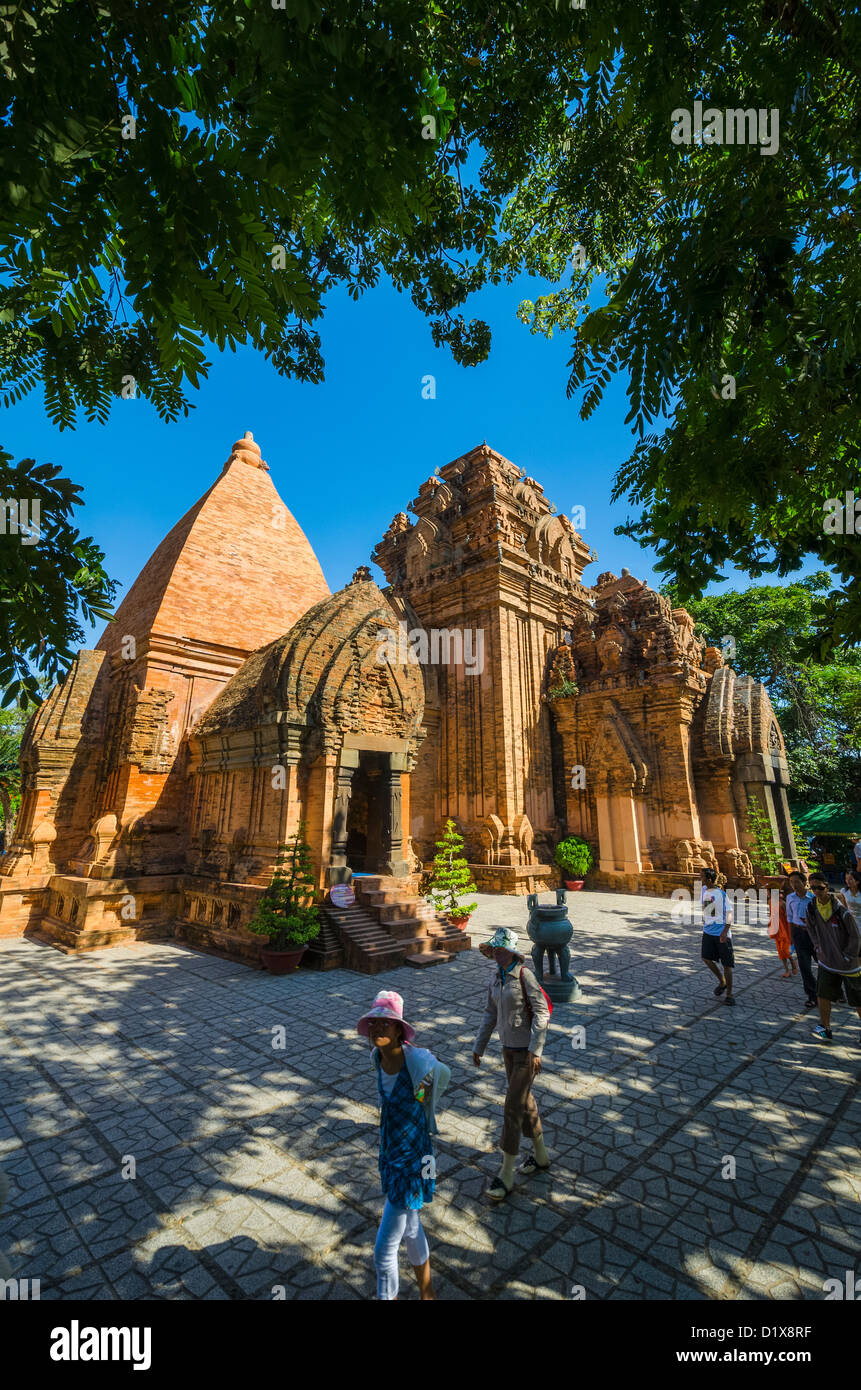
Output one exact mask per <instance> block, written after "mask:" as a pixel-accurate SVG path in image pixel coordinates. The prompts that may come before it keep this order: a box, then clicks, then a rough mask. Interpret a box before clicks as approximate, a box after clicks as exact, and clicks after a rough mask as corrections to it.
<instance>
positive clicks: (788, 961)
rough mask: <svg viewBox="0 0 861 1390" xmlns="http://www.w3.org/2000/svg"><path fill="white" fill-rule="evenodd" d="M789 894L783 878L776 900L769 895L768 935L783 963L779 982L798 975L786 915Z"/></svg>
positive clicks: (787, 882)
mask: <svg viewBox="0 0 861 1390" xmlns="http://www.w3.org/2000/svg"><path fill="white" fill-rule="evenodd" d="M789 892H790V886H789V879H788V878H785V879H784V880H783V882H782V883H781V885H780V891H779V893H778V895H777V899H776V900H775V898H774V895H773V894H772V895H770V901H771V907H770V910H769V919H768V934H769V936H770V937H771V939H772V941H773V942H774V944H775V947H776V948H777V954H778V956H779V957H780V959H781V961H782V962H783V974H782V975H781V977H780V978H781V980H791V979H792V976H793V975H797V974H798V963H797V961H796V959H795V947H794V946H793V944H792V928H791V926H790V925H789V918H788V917H787V915H786V899H787V896H788V894H789Z"/></svg>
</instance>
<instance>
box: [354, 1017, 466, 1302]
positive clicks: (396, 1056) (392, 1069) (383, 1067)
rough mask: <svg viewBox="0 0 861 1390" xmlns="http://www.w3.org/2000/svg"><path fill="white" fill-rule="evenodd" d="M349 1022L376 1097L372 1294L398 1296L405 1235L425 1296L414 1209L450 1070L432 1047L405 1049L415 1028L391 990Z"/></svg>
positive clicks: (425, 1265)
mask: <svg viewBox="0 0 861 1390" xmlns="http://www.w3.org/2000/svg"><path fill="white" fill-rule="evenodd" d="M357 1026H358V1031H359V1033H360V1034H361V1036H362V1037H363V1038H367V1039H368V1041H369V1042H370V1044H371V1047H372V1061H373V1065H374V1067H375V1068H376V1071H377V1089H378V1091H379V1097H380V1179H381V1181H382V1186H383V1194H384V1196H385V1199H386V1200H385V1203H384V1206H383V1214H382V1218H381V1220H380V1229H379V1231H378V1232H377V1240H376V1244H375V1246H374V1265H375V1268H376V1271H377V1297H378V1298H380V1299H395V1298H397V1296H398V1250H399V1249H400V1245H401V1241H402V1240H403V1239H404V1237H406V1246H407V1255H408V1257H409V1261H410V1264H411V1265H412V1267H413V1270H414V1271H415V1276H416V1281H417V1283H418V1286H419V1294H420V1296H421V1298H422V1299H433V1298H436V1294H435V1293H434V1291H433V1287H432V1285H431V1274H430V1252H429V1251H428V1243H427V1240H426V1238H425V1233H424V1230H423V1229H422V1223H421V1218H420V1217H419V1212H420V1210H421V1208H422V1207H423V1206H424V1204H425V1202H432V1201H433V1194H434V1185H435V1182H434V1180H435V1177H436V1163H435V1160H434V1152H433V1144H432V1142H431V1135H432V1134H436V1133H437V1124H436V1114H435V1111H436V1104H437V1101H438V1100H439V1098H440V1096H441V1095H442V1093H443V1091H444V1090H445V1088H446V1086H447V1085H448V1083H449V1079H450V1077H451V1072H450V1071H449V1069H448V1067H447V1066H445V1065H444V1064H443V1063H442V1062H440V1061H438V1060H437V1058H436V1057H434V1055H433V1053H432V1052H428V1051H427V1050H426V1049H425V1048H421V1047H414V1046H413V1039H414V1037H415V1029H414V1028H413V1027H412V1025H411V1024H409V1023H407V1022H406V1020H405V1019H404V1001H403V999H402V998H401V996H400V995H399V994H397V993H396V992H395V991H394V990H381V991H380V993H379V994H378V995H377V997H376V999H375V1000H374V1002H373V1005H372V1006H371V1008H370V1010H369V1012H368V1013H366V1014H364V1015H363V1017H362V1018H360V1019H359V1022H358V1025H357Z"/></svg>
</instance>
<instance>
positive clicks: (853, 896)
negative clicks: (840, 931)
mask: <svg viewBox="0 0 861 1390" xmlns="http://www.w3.org/2000/svg"><path fill="white" fill-rule="evenodd" d="M843 879H844V887H843V890H842V892H838V894H837V897H838V898H839V899H840V901H841V902H842V904H843V906H844V907H845V908H846V909H847V911H849V912H851V913H852V916H853V917H854V918H855V921H856V922H857V923H858V925H859V926H861V869H847V870H846V873H845V874H844V875H843Z"/></svg>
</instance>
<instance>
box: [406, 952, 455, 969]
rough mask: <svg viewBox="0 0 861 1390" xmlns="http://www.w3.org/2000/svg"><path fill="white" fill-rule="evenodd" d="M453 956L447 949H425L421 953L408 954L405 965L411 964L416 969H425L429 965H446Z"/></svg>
mask: <svg viewBox="0 0 861 1390" xmlns="http://www.w3.org/2000/svg"><path fill="white" fill-rule="evenodd" d="M451 959H452V957H451V956H450V955H449V953H448V952H447V951H423V952H422V954H421V955H412V956H407V957H406V959H405V960H404V965H411V966H413V968H414V969H416V970H423V969H424V968H425V966H428V965H445V964H447V962H448V961H450V960H451Z"/></svg>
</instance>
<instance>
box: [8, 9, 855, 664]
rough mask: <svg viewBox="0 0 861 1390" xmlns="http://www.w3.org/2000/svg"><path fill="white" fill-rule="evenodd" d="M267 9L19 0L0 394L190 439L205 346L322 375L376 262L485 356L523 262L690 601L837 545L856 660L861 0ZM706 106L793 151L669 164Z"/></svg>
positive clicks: (823, 606)
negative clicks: (178, 421) (348, 302)
mask: <svg viewBox="0 0 861 1390" xmlns="http://www.w3.org/2000/svg"><path fill="white" fill-rule="evenodd" d="M276 3H278V4H283V8H276V7H275V3H273V0H270V2H269V3H266V0H221V2H220V3H219V4H218V5H207V4H204V3H202V0H171V3H169V4H167V3H165V2H164V0H111V3H110V4H108V3H100V0H40V4H39V5H38V6H37V5H36V4H35V3H34V0H21V3H19V4H17V5H15V6H6V7H4V8H3V12H2V13H3V20H4V37H3V40H2V43H0V64H2V68H3V73H4V79H5V80H4V84H3V91H2V96H0V130H2V148H0V188H2V193H3V196H2V198H0V395H5V399H6V400H7V401H10V400H16V399H18V398H19V397H20V395H21V394H23V393H25V392H26V391H28V390H30V389H32V388H33V387H34V386H35V385H36V384H37V383H38V382H42V383H43V384H44V390H45V399H46V405H47V408H48V411H49V413H50V414H51V417H52V418H53V419H54V420H56V422H57V423H58V424H59V425H61V426H67V425H71V424H72V423H73V422H74V419H75V416H76V412H77V411H78V410H79V409H83V411H84V412H85V414H86V415H87V417H88V418H90V419H99V420H104V419H105V418H106V417H107V414H108V411H109V409H110V406H111V402H112V400H113V399H114V398H115V397H116V396H117V394H118V392H120V391H121V388H122V383H123V381H124V379H125V380H127V379H128V378H129V377H131V378H133V379H134V382H135V384H136V388H137V390H138V391H140V392H141V393H142V394H143V395H145V396H147V397H148V398H149V399H150V400H151V401H152V402H153V404H154V405H155V406H156V408H157V409H158V410H159V412H160V413H161V414H162V416H163V417H165V418H174V417H175V416H176V415H177V414H178V413H180V412H181V411H185V410H187V408H188V395H187V391H188V388H189V387H191V388H193V387H194V386H195V385H196V384H197V383H198V381H199V380H200V378H201V377H202V376H203V375H204V374H205V372H206V370H207V362H206V344H207V342H209V343H211V344H213V345H214V346H215V347H217V348H234V347H235V346H236V345H237V344H240V343H249V344H252V345H253V346H255V347H257V348H259V349H260V350H261V351H263V352H264V353H265V354H266V356H267V357H268V358H269V359H270V360H271V362H272V363H273V365H274V366H275V368H276V370H278V371H279V372H281V373H283V374H285V375H294V376H297V377H300V378H302V379H304V380H309V381H318V380H320V378H321V376H322V373H323V356H322V350H321V339H320V335H319V329H318V326H317V325H318V323H319V320H320V318H321V315H322V313H323V309H324V301H325V296H326V294H327V293H328V292H329V291H330V290H332V289H333V288H334V287H335V286H344V287H346V288H347V289H348V291H349V293H350V294H351V295H353V296H354V297H357V296H359V295H360V294H361V293H362V292H363V291H364V290H365V289H366V288H367V287H369V286H371V285H373V284H375V283H376V282H377V280H378V278H379V277H380V275H382V274H386V275H388V276H390V277H391V279H392V280H393V282H394V284H395V285H396V286H397V287H398V288H400V289H402V290H405V291H406V292H408V293H409V294H410V295H411V296H412V298H413V300H414V301H415V303H416V304H417V305H418V306H419V308H420V309H421V310H422V312H424V313H425V314H427V315H428V317H429V318H430V320H431V331H432V335H433V338H434V341H435V342H436V343H437V344H440V343H448V344H449V345H450V347H451V349H452V351H453V353H454V356H455V358H456V359H457V360H458V361H460V362H462V363H464V364H467V365H468V364H473V363H475V362H477V361H480V360H482V358H484V357H485V356H486V355H487V352H488V350H489V347H490V331H489V328H488V325H487V324H486V323H483V322H482V321H481V320H473V321H468V320H467V319H466V317H465V316H464V315H463V314H462V313H461V312H460V310H461V308H462V307H463V306H464V305H465V303H466V301H467V299H468V298H469V296H470V294H471V293H472V292H473V291H475V290H477V289H479V288H480V287H481V286H482V285H484V284H486V283H488V282H492V283H498V282H500V281H502V280H510V279H513V278H514V277H515V276H516V275H518V274H520V273H521V272H522V271H523V270H524V269H525V270H528V271H530V272H533V273H535V274H536V275H538V276H542V277H544V278H545V279H546V280H547V281H548V282H549V286H550V287H549V290H548V293H547V294H545V295H543V296H542V297H541V298H539V299H538V300H536V301H535V303H534V304H532V303H526V304H524V305H523V306H522V307H521V311H520V312H521V317H522V318H523V319H524V320H525V321H526V322H528V323H529V324H530V325H531V327H532V328H533V330H535V331H538V332H544V333H552V332H562V333H563V334H565V335H566V336H567V337H568V338H569V340H570V341H571V343H572V358H571V363H570V369H571V370H570V380H569V391H570V392H571V393H576V394H577V395H578V396H579V397H580V400H581V414H582V415H583V416H584V417H587V416H588V415H589V414H590V413H591V412H592V411H593V410H594V409H595V408H596V406H597V405H598V403H599V402H600V400H601V397H602V395H603V393H604V391H605V390H606V387H607V386H608V384H609V383H610V381H611V380H612V377H613V375H614V374H615V373H621V374H622V375H623V376H624V377H625V378H626V379H627V384H628V394H629V398H630V414H629V417H628V418H629V421H630V422H631V423H632V424H633V425H634V426H635V427H636V430H637V432H638V435H639V441H638V443H637V444H636V447H635V448H634V451H633V453H632V454H631V457H630V458H629V459H628V460H627V461H626V462H625V463H623V465H622V466H621V468H620V470H619V472H618V475H617V478H616V495H617V496H624V495H627V496H628V497H629V498H630V500H631V502H632V503H633V505H634V506H635V508H636V509H637V511H638V515H635V516H634V517H633V518H632V519H631V520H629V522H628V524H627V528H626V529H627V531H628V533H629V534H631V535H632V536H635V537H636V538H637V539H638V540H640V541H641V542H642V543H643V544H644V545H649V546H653V545H654V546H657V549H658V554H659V566H660V567H661V569H662V570H663V571H664V572H665V573H666V574H667V575H668V576H669V577H671V578H673V579H674V580H675V581H676V582H677V584H678V585H679V588H680V594H681V596H682V597H683V598H688V597H691V596H692V595H694V594H696V593H698V592H701V591H702V590H703V588H704V587H705V586H706V585H707V584H708V583H709V582H710V581H712V580H714V579H716V578H718V577H720V575H721V573H722V572H723V569H724V568H725V566H727V565H728V564H734V565H736V566H738V567H739V568H741V569H743V570H746V571H747V572H748V573H750V574H751V575H753V576H754V577H761V576H762V575H764V574H767V573H777V574H779V575H787V574H789V573H791V572H792V570H793V569H794V568H796V567H797V566H798V564H799V563H800V561H801V560H802V559H803V557H804V556H805V555H809V554H814V555H816V556H818V557H820V559H821V560H822V562H823V563H824V564H827V565H829V566H830V567H832V568H833V570H834V571H835V572H836V573H837V575H838V576H839V577H840V582H841V584H842V586H843V587H842V588H838V589H836V590H835V591H834V592H832V593H829V594H827V595H826V594H825V593H821V594H817V598H816V604H817V606H816V612H815V614H814V618H815V622H814V627H813V629H811V634H810V641H811V643H812V644H814V645H816V646H817V647H818V650H819V653H820V655H823V656H824V655H826V654H827V652H828V650H829V649H830V648H831V647H832V646H833V645H834V644H839V643H841V642H846V641H855V640H857V637H858V634H859V633H861V587H859V586H858V585H857V583H856V581H857V579H858V577H859V573H861V558H859V557H861V546H859V545H858V544H857V538H856V536H855V535H854V534H850V535H845V536H842V535H841V536H838V535H829V534H827V533H826V532H825V531H824V528H823V507H824V504H825V502H826V501H827V500H828V499H829V498H835V497H841V496H842V495H843V493H844V492H845V490H846V488H850V487H852V486H853V484H854V482H855V481H856V480H857V478H858V446H859V427H858V419H859V416H858V398H859V385H861V382H859V356H861V353H859V348H861V320H859V316H858V311H857V305H858V303H859V299H861V293H859V292H861V258H859V255H858V249H859V193H858V167H859V142H861V120H859V114H861V101H859V95H860V94H861V67H859V56H861V43H859V37H861V16H859V13H858V10H857V7H856V6H853V5H850V4H849V3H848V0H809V2H808V0H732V3H730V4H729V5H727V6H713V5H706V4H704V3H702V0H681V2H680V0H654V3H652V4H651V5H647V6H632V5H630V4H628V3H623V0H602V3H601V4H600V5H598V4H596V5H593V4H592V3H591V0H588V3H587V5H586V7H585V8H584V9H582V10H577V9H572V8H571V6H570V4H568V3H567V2H566V0H530V3H529V4H528V5H527V4H523V3H509V2H508V0H505V2H502V3H497V4H496V5H495V6H494V7H493V8H490V7H489V6H488V5H487V4H486V3H484V0H482V3H478V0H460V3H456V2H455V3H452V4H444V3H438V2H437V0H416V2H415V3H414V2H413V0H411V2H410V3H409V4H407V3H405V0H374V2H373V3H370V0H327V3H326V4H325V5H324V4H323V3H321V0H276ZM696 100H702V101H703V104H704V105H705V106H706V107H707V108H708V107H711V108H714V109H719V110H722V111H723V110H734V111H744V110H750V111H752V112H754V113H757V112H759V111H763V112H764V113H772V112H776V113H777V119H778V123H779V146H778V148H777V150H776V152H775V153H772V154H763V153H762V152H761V150H760V148H759V146H758V145H757V144H755V143H751V144H734V145H730V144H714V143H709V142H705V143H704V142H703V141H702V140H701V139H699V140H697V139H695V140H694V142H693V143H692V144H690V145H689V146H683V145H677V144H674V143H673V142H672V141H671V139H670V131H671V125H672V118H673V113H674V112H676V111H677V110H679V109H686V110H689V111H690V110H691V109H692V108H693V105H694V102H695V101H696ZM129 118H131V119H133V121H134V125H133V126H131V125H130V124H129ZM428 134H431V135H433V136H435V138H429V139H428V138H425V136H426V135H428ZM124 135H125V136H133V138H124ZM578 245H579V246H580V247H582V250H583V259H582V263H581V262H580V260H579V259H578V260H577V262H576V264H575V265H574V267H573V268H572V255H573V254H574V252H575V250H576V248H577V247H578ZM554 287H555V288H554ZM729 378H732V380H733V382H734V388H733V389H734V392H735V394H734V398H733V397H732V396H731V395H730V396H729V397H728V398H726V399H724V398H723V392H722V391H721V390H719V389H718V388H719V387H721V386H722V384H723V383H724V381H725V380H727V379H729ZM647 431H649V432H648V433H647Z"/></svg>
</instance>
